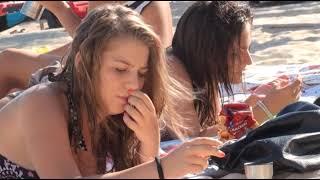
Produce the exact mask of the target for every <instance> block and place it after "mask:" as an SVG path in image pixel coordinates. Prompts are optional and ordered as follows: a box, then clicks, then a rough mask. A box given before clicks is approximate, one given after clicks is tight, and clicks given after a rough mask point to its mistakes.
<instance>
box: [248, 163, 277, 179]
mask: <svg viewBox="0 0 320 180" xmlns="http://www.w3.org/2000/svg"><path fill="white" fill-rule="evenodd" d="M244 171H245V174H246V177H247V179H272V177H273V162H269V163H264V164H256V163H250V162H249V163H245V164H244Z"/></svg>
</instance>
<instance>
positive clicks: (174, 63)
mask: <svg viewBox="0 0 320 180" xmlns="http://www.w3.org/2000/svg"><path fill="white" fill-rule="evenodd" d="M167 63H168V70H169V73H170V75H171V76H172V77H174V78H175V79H176V80H178V81H180V83H183V85H185V86H186V87H188V88H189V87H192V85H191V84H192V83H191V78H190V76H189V74H188V72H187V70H186V68H185V66H184V65H183V63H182V62H181V61H180V60H179V59H178V58H176V57H174V56H173V55H168V56H167Z"/></svg>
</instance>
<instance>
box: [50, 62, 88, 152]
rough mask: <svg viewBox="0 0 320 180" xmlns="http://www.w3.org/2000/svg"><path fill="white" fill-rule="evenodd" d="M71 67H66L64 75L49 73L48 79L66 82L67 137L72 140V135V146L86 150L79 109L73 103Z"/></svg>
mask: <svg viewBox="0 0 320 180" xmlns="http://www.w3.org/2000/svg"><path fill="white" fill-rule="evenodd" d="M72 74H73V68H72V69H67V70H66V72H65V73H64V76H62V77H61V76H54V74H53V73H50V74H49V77H48V79H49V80H50V81H51V82H55V81H63V82H65V83H66V84H67V90H66V92H65V95H66V97H67V100H68V107H69V109H68V110H69V118H70V120H69V124H68V131H69V139H70V141H71V142H72V140H73V137H74V140H75V141H76V142H75V143H73V146H75V147H76V148H77V149H80V150H84V151H87V147H86V144H85V141H84V137H83V135H82V131H81V127H80V123H79V111H78V110H77V108H76V105H75V103H74V98H75V97H74V96H73V93H72V92H73V78H72Z"/></svg>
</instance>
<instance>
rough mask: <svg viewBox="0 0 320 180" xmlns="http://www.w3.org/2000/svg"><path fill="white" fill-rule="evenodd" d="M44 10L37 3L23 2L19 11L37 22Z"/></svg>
mask: <svg viewBox="0 0 320 180" xmlns="http://www.w3.org/2000/svg"><path fill="white" fill-rule="evenodd" d="M44 9H45V8H44V7H43V6H42V5H41V4H39V3H38V2H37V1H25V3H24V4H23V6H22V8H21V10H20V13H22V14H24V15H26V16H28V17H30V18H32V19H34V20H37V21H39V20H40V18H41V15H42V13H43V11H44Z"/></svg>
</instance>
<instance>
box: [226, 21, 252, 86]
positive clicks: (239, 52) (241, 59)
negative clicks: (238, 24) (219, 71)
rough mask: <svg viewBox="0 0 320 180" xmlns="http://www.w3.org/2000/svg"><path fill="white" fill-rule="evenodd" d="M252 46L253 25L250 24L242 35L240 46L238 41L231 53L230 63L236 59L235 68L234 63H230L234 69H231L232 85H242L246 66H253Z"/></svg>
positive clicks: (246, 25)
mask: <svg viewBox="0 0 320 180" xmlns="http://www.w3.org/2000/svg"><path fill="white" fill-rule="evenodd" d="M250 44H251V25H250V24H249V23H246V24H245V25H244V27H243V30H242V32H241V35H240V45H239V43H238V41H236V42H235V43H234V52H233V51H232V50H231V51H230V52H229V62H232V61H233V60H232V59H231V58H236V59H235V60H234V61H235V63H234V66H233V65H232V63H230V65H231V67H232V68H231V69H230V70H231V72H230V73H229V74H231V81H232V83H235V84H237V83H241V82H242V74H243V72H244V70H245V68H246V66H247V65H250V64H252V59H251V56H250V52H249V48H250ZM239 46H240V47H239ZM233 53H234V54H233ZM232 71H233V72H232Z"/></svg>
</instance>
